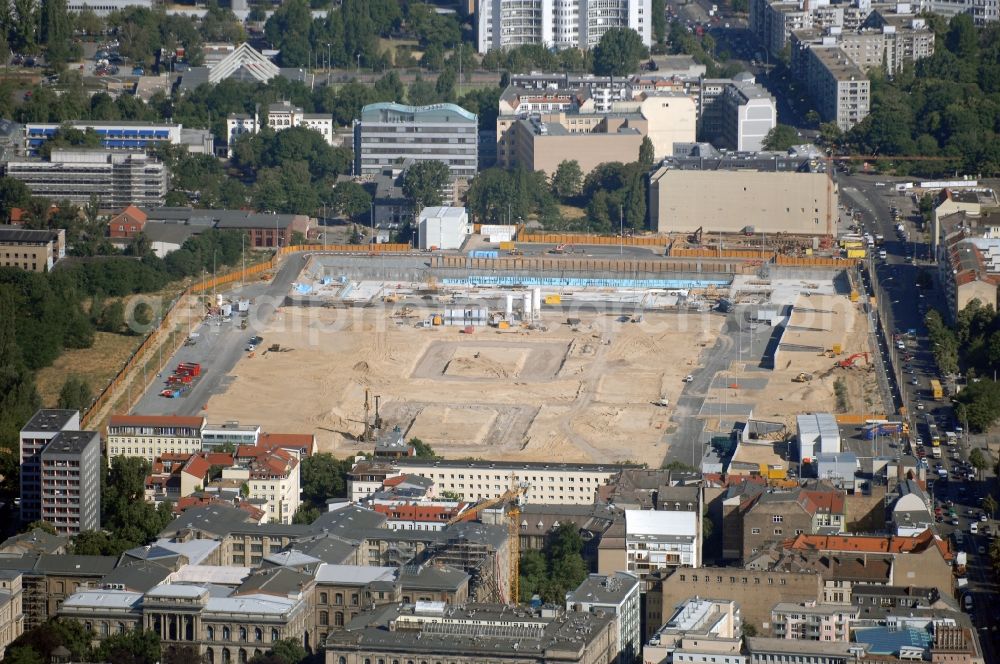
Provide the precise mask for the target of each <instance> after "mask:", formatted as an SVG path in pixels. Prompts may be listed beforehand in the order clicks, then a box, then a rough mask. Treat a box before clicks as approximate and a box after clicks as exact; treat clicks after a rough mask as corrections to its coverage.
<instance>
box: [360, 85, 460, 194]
mask: <svg viewBox="0 0 1000 664" xmlns="http://www.w3.org/2000/svg"><path fill="white" fill-rule="evenodd" d="M478 132H479V128H478V119H477V117H476V115H475V114H474V113H470V112H469V111H467V110H465V109H464V108H462V107H460V106H456V105H455V104H433V105H430V106H404V105H403V104H396V103H379V104H369V105H367V106H365V107H364V108H362V109H361V117H360V118H359V119H357V120H355V121H354V154H355V157H354V174H355V175H359V176H363V177H364V176H375V175H378V174H379V173H382V172H383V171H385V170H387V169H392V168H393V167H398V166H399V165H400V164H403V163H404V162H407V161H412V162H419V161H440V162H442V163H443V164H445V165H446V166H447V167H448V170H449V172H450V173H451V177H452V180H453V181H455V180H462V181H468V180H471V179H472V178H473V177H475V175H476V173H477V170H478V168H479V133H478Z"/></svg>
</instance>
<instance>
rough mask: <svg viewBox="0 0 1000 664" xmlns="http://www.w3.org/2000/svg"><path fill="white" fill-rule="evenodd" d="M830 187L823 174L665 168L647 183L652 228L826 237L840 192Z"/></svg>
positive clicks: (659, 231) (657, 230) (656, 172)
mask: <svg viewBox="0 0 1000 664" xmlns="http://www.w3.org/2000/svg"><path fill="white" fill-rule="evenodd" d="M827 186H828V183H827V176H826V174H825V173H810V172H765V171H749V170H686V169H677V168H669V167H663V168H660V169H657V170H656V171H654V172H653V173H652V175H650V178H649V217H650V228H651V229H652V230H654V231H656V232H658V233H672V232H690V231H692V230H694V229H696V228H699V227H702V228H704V229H705V231H707V232H712V231H716V232H729V233H735V232H739V231H740V230H742V229H744V228H746V227H747V226H751V227H753V229H754V231H755V232H757V233H777V232H782V233H793V234H800V235H811V234H816V235H824V234H826V232H827V226H826V225H827V218H828V214H829V218H830V219H834V220H835V219H836V218H837V209H836V205H837V195H836V191H832V192H828V191H827Z"/></svg>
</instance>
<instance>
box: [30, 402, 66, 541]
mask: <svg viewBox="0 0 1000 664" xmlns="http://www.w3.org/2000/svg"><path fill="white" fill-rule="evenodd" d="M79 428H80V412H79V411H76V410H57V409H53V408H43V409H41V410H39V411H38V412H36V413H35V414H34V415H33V416H32V417H31V419H30V420H28V422H27V423H26V424H25V425H24V426H23V427H22V428H21V434H20V438H19V447H20V458H21V473H20V483H21V485H20V488H21V521H23V522H25V523H29V522H31V521H37V520H39V519H41V518H42V460H41V455H42V450H44V449H45V446H46V445H48V444H49V443H50V442H51V441H52V439H53V438H55V437H56V436H57V435H58V434H59V432H61V431H76V430H79Z"/></svg>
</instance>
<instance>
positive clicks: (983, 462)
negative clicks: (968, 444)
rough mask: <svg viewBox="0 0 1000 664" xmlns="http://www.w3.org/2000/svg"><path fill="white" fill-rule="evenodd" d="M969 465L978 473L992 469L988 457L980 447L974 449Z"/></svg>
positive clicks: (970, 454) (970, 455)
mask: <svg viewBox="0 0 1000 664" xmlns="http://www.w3.org/2000/svg"><path fill="white" fill-rule="evenodd" d="M969 463H970V464H972V467H973V468H975V469H976V472H977V473H982V472H983V471H984V470H986V469H987V468H989V467H990V462H989V461H988V460H987V458H986V455H985V454H983V451H982V450H981V449H979V448H978V447H974V448H973V449H972V451H971V452H969Z"/></svg>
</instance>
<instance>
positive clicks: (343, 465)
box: [299, 453, 353, 510]
mask: <svg viewBox="0 0 1000 664" xmlns="http://www.w3.org/2000/svg"><path fill="white" fill-rule="evenodd" d="M352 465H353V462H352V460H351V459H337V458H336V457H334V456H333V455H331V454H326V453H323V454H314V455H312V456H309V457H306V458H305V459H303V460H302V463H301V465H300V468H299V473H300V477H301V485H302V500H303V501H305V502H307V503H309V504H310V505H312V506H313V507H316V508H318V509H320V510H325V509H326V501H327V500H328V499H329V498H344V497H346V496H347V473H348V471H350V469H351V466H352Z"/></svg>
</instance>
